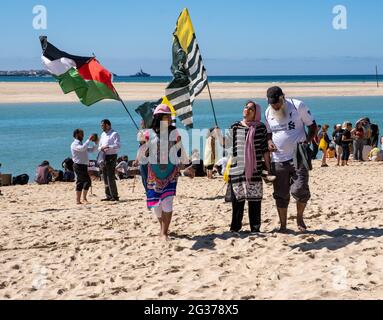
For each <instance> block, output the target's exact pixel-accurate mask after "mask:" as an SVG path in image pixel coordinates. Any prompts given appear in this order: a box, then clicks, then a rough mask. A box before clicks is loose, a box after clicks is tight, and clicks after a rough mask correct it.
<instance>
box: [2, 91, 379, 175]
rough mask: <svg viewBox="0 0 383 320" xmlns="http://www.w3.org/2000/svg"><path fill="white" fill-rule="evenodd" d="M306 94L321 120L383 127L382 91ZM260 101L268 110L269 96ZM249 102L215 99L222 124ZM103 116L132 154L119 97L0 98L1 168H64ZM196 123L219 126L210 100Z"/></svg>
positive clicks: (202, 103)
mask: <svg viewBox="0 0 383 320" xmlns="http://www.w3.org/2000/svg"><path fill="white" fill-rule="evenodd" d="M302 100H303V101H304V102H305V103H306V104H307V105H308V106H309V107H310V109H311V111H312V113H313V115H314V116H315V118H316V120H317V122H318V123H319V124H324V123H327V124H329V125H330V126H331V127H332V126H333V125H334V124H336V123H342V122H343V121H344V120H349V121H352V122H355V121H356V120H358V119H359V118H361V117H364V116H368V117H370V119H371V121H372V122H374V123H377V124H378V125H379V127H380V128H381V132H382V133H383V98H382V97H326V98H303V99H302ZM259 102H260V104H261V105H262V108H263V111H264V108H265V107H266V101H259ZM140 103H141V102H140V101H137V102H130V103H128V108H129V109H130V110H134V108H135V107H136V106H138V105H139V104H140ZM244 103H245V99H243V100H242V99H241V100H216V101H215V107H216V113H217V117H218V123H219V126H220V127H221V128H228V127H229V126H230V125H231V124H232V123H233V122H234V121H236V120H240V119H241V115H242V106H243V104H244ZM132 114H133V116H134V118H135V119H136V122H137V123H139V121H140V118H139V116H138V115H136V114H135V112H134V111H132ZM104 118H109V119H110V120H111V122H112V125H113V128H114V129H115V130H117V131H118V132H119V133H120V135H121V140H122V149H121V154H127V155H128V156H129V158H133V157H134V156H135V151H136V148H137V142H136V129H135V128H134V126H133V125H132V122H131V120H130V118H129V117H128V114H127V113H126V111H125V110H124V109H123V107H122V106H121V104H120V103H118V102H114V101H112V102H109V101H103V102H100V103H97V104H95V105H93V106H92V107H84V106H83V105H81V104H80V103H69V104H68V103H46V104H41V103H39V104H12V105H7V104H2V105H1V104H0V163H2V164H3V167H2V168H1V169H0V170H1V172H2V173H12V174H13V175H18V174H21V173H27V174H29V175H30V177H31V180H33V176H34V169H35V167H36V166H37V165H38V164H39V163H41V162H42V161H43V160H49V161H50V163H51V164H52V165H53V166H54V167H55V168H60V166H61V162H62V160H63V159H65V158H66V157H68V156H69V155H70V144H71V142H72V132H73V130H74V129H75V128H77V127H80V128H83V129H84V130H85V134H91V133H93V132H94V133H96V132H97V133H100V127H99V123H100V121H101V120H102V119H104ZM194 123H195V127H196V128H209V127H212V126H214V121H213V115H212V111H211V107H210V102H209V101H207V100H198V99H197V100H196V102H195V105H194ZM180 126H181V127H182V125H180ZM94 157H95V156H93V158H94Z"/></svg>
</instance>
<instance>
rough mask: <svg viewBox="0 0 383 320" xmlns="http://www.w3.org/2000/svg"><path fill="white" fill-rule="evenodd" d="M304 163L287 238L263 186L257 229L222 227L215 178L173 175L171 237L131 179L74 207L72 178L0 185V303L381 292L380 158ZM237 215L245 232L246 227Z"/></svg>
mask: <svg viewBox="0 0 383 320" xmlns="http://www.w3.org/2000/svg"><path fill="white" fill-rule="evenodd" d="M329 164H330V167H329V168H320V167H319V165H320V162H319V161H316V162H315V163H314V170H313V171H312V172H311V191H312V200H311V201H310V202H309V204H308V207H307V210H306V223H307V224H308V227H309V230H310V231H309V232H307V233H305V234H299V233H297V228H296V225H295V220H294V215H295V210H292V209H293V207H294V203H293V202H292V203H291V204H290V209H291V210H290V214H289V216H290V218H289V228H290V229H291V232H290V233H289V234H279V233H276V232H275V231H274V230H275V228H276V227H277V226H278V218H277V213H276V209H275V206H274V201H273V199H272V196H271V194H272V187H270V186H266V187H265V195H264V201H263V209H262V221H263V225H262V231H263V232H262V233H261V234H260V235H251V236H250V235H248V234H245V233H242V234H241V235H240V236H235V235H233V234H230V233H229V232H228V228H229V223H230V218H231V204H227V203H225V202H224V200H223V196H222V193H221V195H219V196H217V193H218V191H219V190H220V189H221V187H222V185H223V181H222V179H215V180H213V181H208V180H207V179H205V178H196V179H195V180H189V179H188V178H181V179H180V182H179V187H178V195H177V197H176V199H175V214H174V220H173V222H172V225H171V231H172V234H171V237H172V239H171V241H170V242H168V243H162V242H159V241H158V238H157V232H158V225H157V221H156V220H155V219H154V218H153V217H152V215H151V214H150V213H149V212H148V210H147V209H146V206H145V201H144V193H143V187H142V185H141V183H140V182H139V179H137V180H136V184H135V190H134V192H132V187H133V180H124V181H122V182H121V181H120V182H118V187H119V191H120V194H121V199H122V201H121V202H120V203H114V204H105V203H102V202H100V199H101V198H102V197H103V186H102V184H101V183H99V182H97V183H95V185H94V188H93V193H94V196H91V197H90V200H91V202H92V203H91V204H90V205H83V206H77V205H75V204H74V185H73V184H62V183H58V184H52V185H49V186H37V185H27V186H15V187H2V188H1V190H2V192H3V194H4V196H3V197H1V198H0V207H1V210H0V217H1V219H0V232H1V237H0V257H1V258H0V299H41V298H43V299H383V284H382V282H381V279H382V278H383V270H382V265H383V256H382V254H381V253H382V250H383V199H382V197H381V195H382V193H383V182H382V180H381V179H378V178H377V177H380V176H381V172H382V169H383V164H382V163H351V165H350V166H349V167H345V168H336V167H335V164H334V161H330V162H329ZM247 221H248V218H247V217H246V216H245V218H244V222H245V226H244V230H246V229H247V228H248V225H247Z"/></svg>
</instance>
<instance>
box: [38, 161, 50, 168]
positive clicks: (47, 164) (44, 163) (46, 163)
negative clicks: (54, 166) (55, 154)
mask: <svg viewBox="0 0 383 320" xmlns="http://www.w3.org/2000/svg"><path fill="white" fill-rule="evenodd" d="M45 166H49V161H47V160H44V161H43V162H41V164H40V167H45Z"/></svg>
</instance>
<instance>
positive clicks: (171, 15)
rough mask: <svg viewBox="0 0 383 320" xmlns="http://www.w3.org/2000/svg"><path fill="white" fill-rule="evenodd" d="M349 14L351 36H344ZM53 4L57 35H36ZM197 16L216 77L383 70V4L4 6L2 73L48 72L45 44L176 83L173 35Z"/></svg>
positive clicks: (70, 1)
mask: <svg viewBox="0 0 383 320" xmlns="http://www.w3.org/2000/svg"><path fill="white" fill-rule="evenodd" d="M339 4H341V5H344V6H345V7H346V8H347V14H348V21H347V23H348V29H347V30H334V28H333V25H332V21H333V19H334V14H333V13H332V10H333V7H334V6H336V5H339ZM35 5H44V6H45V7H46V8H47V12H48V28H47V30H35V29H33V28H32V20H33V18H34V15H33V14H32V8H33V7H34V6H35ZM184 7H187V8H188V9H189V11H190V14H191V18H192V21H193V24H194V27H195V30H196V35H197V40H198V42H199V45H200V48H201V52H202V56H203V58H204V62H205V66H206V68H207V70H208V74H210V75H275V74H368V73H372V72H373V70H374V66H375V65H376V64H378V65H380V66H381V67H383V41H382V31H383V20H382V19H381V17H380V13H381V12H383V2H382V1H380V0H365V1H361V0H336V1H335V0H334V1H333V0H311V1H307V0H290V1H286V0H274V1H266V0H237V1H219V0H209V1H206V0H205V1H203V0H190V1H176V0H163V1H158V0H157V1H155V0H145V1H132V0H125V1H122V0H109V1H91V0H82V1H79V0H77V1H75V0H66V1H55V0H42V1H39V0H33V1H31V0H2V1H1V2H0V12H1V19H0V38H1V39H0V40H1V41H0V43H1V47H0V70H7V69H21V68H27V69H29V68H41V63H40V58H39V55H40V51H41V50H40V46H39V42H38V36H39V35H40V34H46V35H48V38H49V40H50V41H51V42H52V43H53V44H55V45H56V46H57V47H59V48H60V49H62V50H65V51H68V52H70V53H73V54H79V55H89V54H92V53H93V52H94V53H95V54H96V56H97V57H98V59H99V60H100V61H101V63H102V64H103V65H104V66H105V67H107V68H109V69H110V70H112V71H113V72H115V73H118V74H131V73H134V72H136V71H137V70H138V69H139V68H140V67H142V68H143V69H144V70H145V71H147V72H149V73H151V74H153V75H170V63H171V44H172V32H173V30H174V26H175V22H176V20H177V17H178V15H179V13H180V12H181V10H182V9H183V8H184Z"/></svg>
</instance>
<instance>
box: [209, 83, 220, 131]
mask: <svg viewBox="0 0 383 320" xmlns="http://www.w3.org/2000/svg"><path fill="white" fill-rule="evenodd" d="M206 85H207V90H208V91H209V97H210V104H211V108H212V109H213V116H214V122H215V126H216V127H218V122H217V117H216V115H215V109H214V104H213V99H212V97H211V92H210V86H209V80H207V79H206Z"/></svg>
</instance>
